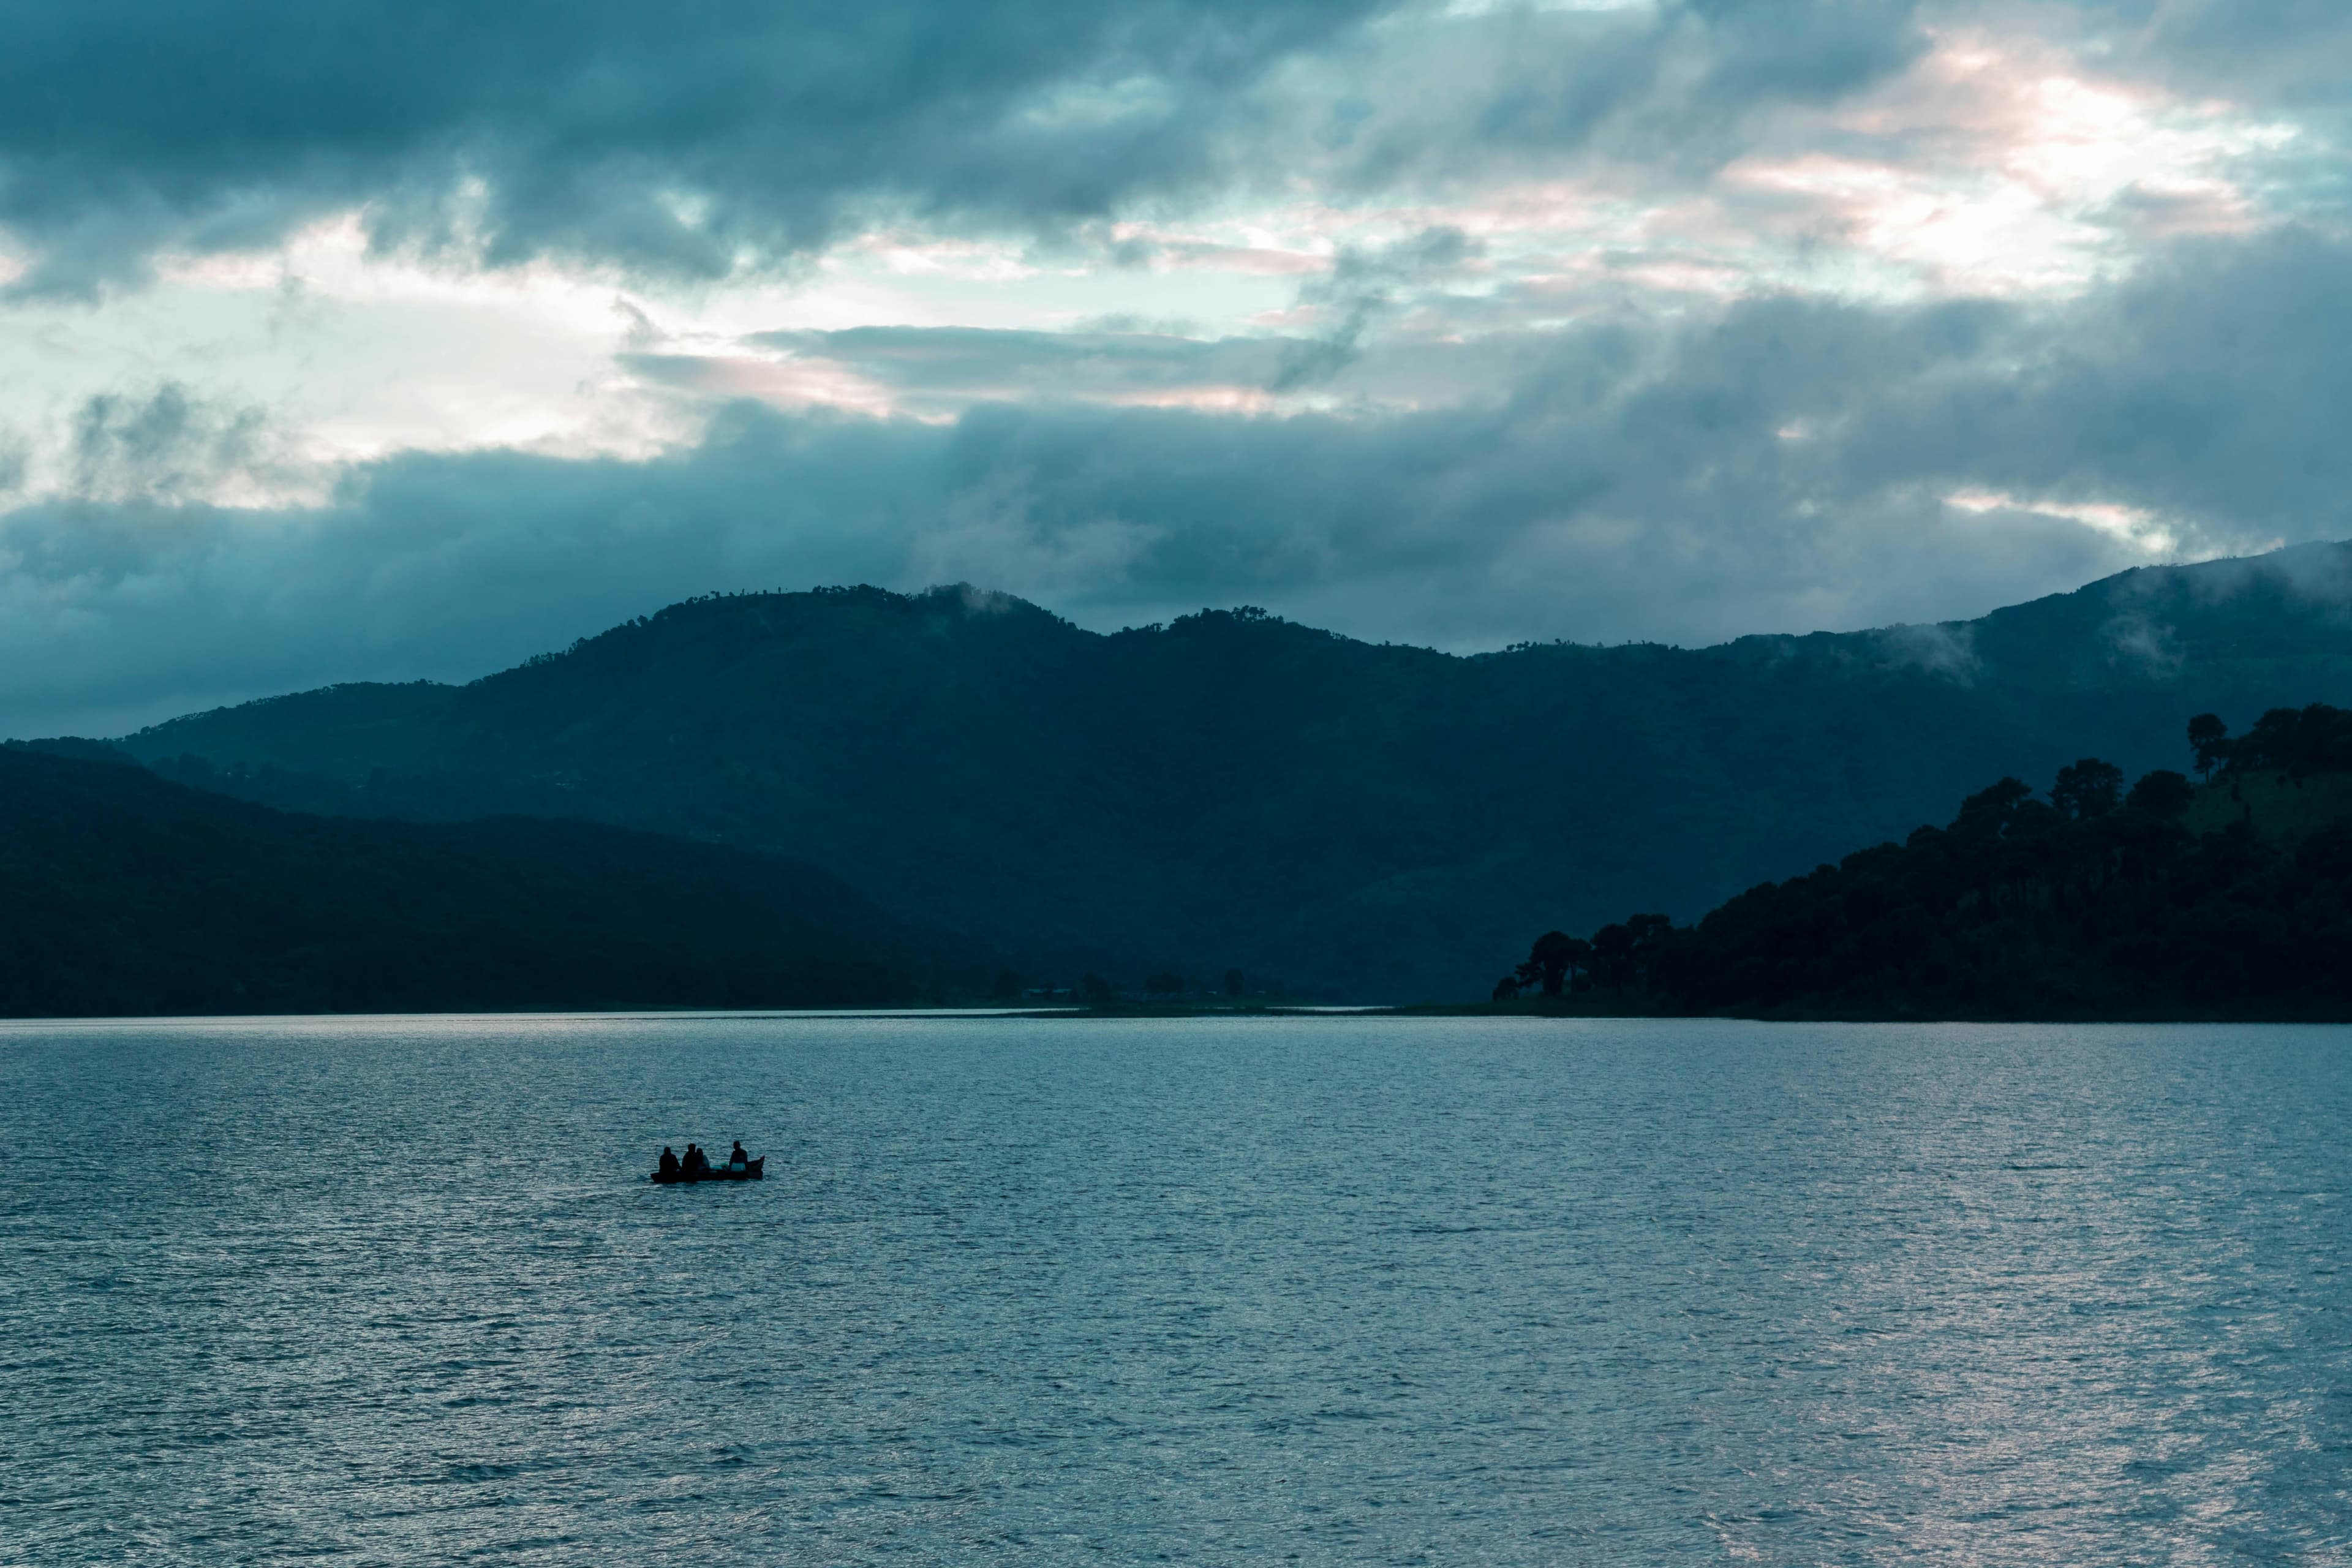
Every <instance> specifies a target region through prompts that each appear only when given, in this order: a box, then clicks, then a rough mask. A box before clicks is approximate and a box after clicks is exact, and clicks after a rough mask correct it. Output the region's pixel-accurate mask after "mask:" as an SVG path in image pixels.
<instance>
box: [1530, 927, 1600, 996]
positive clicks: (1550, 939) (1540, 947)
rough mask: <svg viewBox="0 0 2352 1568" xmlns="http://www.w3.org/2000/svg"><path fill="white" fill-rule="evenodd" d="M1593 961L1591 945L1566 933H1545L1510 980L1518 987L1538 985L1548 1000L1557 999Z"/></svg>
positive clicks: (1537, 940) (1537, 939) (1536, 941)
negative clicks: (1562, 989) (1582, 969)
mask: <svg viewBox="0 0 2352 1568" xmlns="http://www.w3.org/2000/svg"><path fill="white" fill-rule="evenodd" d="M1591 959H1592V944H1591V942H1582V941H1580V940H1579V939H1577V938H1575V937H1572V936H1570V935H1569V934H1568V933H1567V932H1566V931H1546V932H1544V933H1543V935H1541V936H1539V937H1538V938H1536V940H1535V945H1534V946H1533V947H1530V948H1529V949H1528V960H1527V962H1526V963H1522V964H1520V965H1519V967H1518V970H1517V973H1516V974H1514V975H1513V976H1512V979H1513V980H1514V981H1515V982H1516V984H1517V985H1541V986H1542V987H1543V994H1545V995H1547V996H1557V995H1559V993H1560V987H1561V986H1562V985H1564V984H1566V983H1567V981H1568V979H1569V977H1570V975H1571V974H1572V973H1574V972H1575V971H1577V970H1579V969H1580V968H1583V967H1584V966H1585V965H1586V964H1588V963H1591Z"/></svg>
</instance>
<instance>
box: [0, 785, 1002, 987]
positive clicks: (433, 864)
mask: <svg viewBox="0 0 2352 1568" xmlns="http://www.w3.org/2000/svg"><path fill="white" fill-rule="evenodd" d="M0 889H5V898H0V1016H93V1015H106V1014H152V1013H266V1012H375V1011H449V1010H470V1009H479V1008H540V1007H563V1008H570V1007H614V1006H658V1005H676V1006H746V1007H749V1006H812V1005H882V1004H906V1003H915V1002H922V1001H928V1000H932V999H934V998H936V997H937V996H938V995H939V994H941V992H942V991H961V992H963V993H965V994H972V993H976V992H978V991H980V990H981V989H982V986H984V985H985V984H987V983H988V979H989V976H990V975H991V974H992V969H991V968H990V967H989V966H987V965H985V964H984V963H982V961H981V960H980V958H979V956H978V954H977V950H975V949H973V948H971V947H970V946H969V945H968V944H965V943H962V942H957V941H954V940H951V939H942V938H938V937H926V936H924V935H921V934H920V933H918V932H916V931H910V930H908V929H907V928H905V927H903V926H901V925H899V924H898V923H897V922H896V921H892V920H890V919H889V918H887V917H886V916H884V915H883V914H881V913H880V912H879V911H877V910H875V909H874V908H872V906H870V905H868V904H867V903H866V902H865V900H862V899H860V898H859V897H858V896H857V895H856V894H855V893H853V892H851V891H850V890H849V889H847V888H845V887H844V886H843V885H842V884H841V883H840V882H839V881H837V880H836V879H834V878H832V877H831V876H829V875H827V874H825V873H824V872H822V871H818V870H816V869H814V868H810V867H805V866H795V865H793V864H790V863H787V862H783V861H779V860H777V859H774V858H772V857H766V856H755V855H745V854H740V853H735V852H725V851H713V850H711V849H709V848H708V847H702V846H697V845H691V844H680V843H676V842H673V841H668V840H664V839H661V838H657V837H653V836H651V835H646V834H641V833H633V832H628V831H625V830H620V829H614V828H610V827H604V826H593V825H589V824H582V823H563V822H549V821H531V820H525V819H515V818H504V819H489V820H484V821H478V822H471V823H465V824H460V825H454V826H439V827H424V826H410V825H407V824H401V823H386V822H354V821H351V820H347V819H346V820H330V819H325V818H320V817H314V816H298V815H293V814H289V813H284V812H278V811H274V810H269V809H267V808H264V807H260V806H256V805H247V804H245V803H243V802H239V801H234V800H228V799H224V798H222V797H221V796H219V795H212V794H206V793H204V792H200V791H195V790H191V789H186V788H183V787H181V786H180V785H177V784H171V783H168V782H166V781H164V780H163V779H160V778H157V777H155V776H153V775H152V773H149V772H148V771H147V770H145V769H143V768H141V767H139V766H137V765H136V764H135V763H132V762H131V761H130V759H128V758H119V759H117V760H111V761H110V760H107V759H106V758H105V757H104V756H103V754H102V752H100V749H98V748H94V747H93V748H85V749H84V750H83V753H82V754H80V755H59V754H55V753H53V752H49V751H44V750H39V749H35V748H30V747H26V746H18V745H11V746H8V747H5V748H0Z"/></svg>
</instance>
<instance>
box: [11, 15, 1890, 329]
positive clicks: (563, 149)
mask: <svg viewBox="0 0 2352 1568" xmlns="http://www.w3.org/2000/svg"><path fill="white" fill-rule="evenodd" d="M1400 11H1403V12H1404V13H1405V14H1406V15H1408V16H1409V17H1410V18H1411V19H1409V20H1406V21H1403V22H1393V21H1392V22H1391V25H1386V26H1381V27H1375V28H1368V27H1366V26H1362V24H1364V23H1365V22H1366V21H1367V20H1368V19H1371V18H1375V17H1379V16H1383V15H1386V14H1390V13H1397V12H1400ZM1912 13H1913V6H1912V5H1911V4H1910V3H1909V0H1770V3H1769V4H1765V3H1761V0H1679V3H1670V4H1666V5H1659V6H1655V7H1643V8H1636V9H1633V10H1628V11H1622V12H1597V13H1595V12H1568V13H1547V12H1540V11H1528V10H1516V9H1511V8H1505V9H1504V10H1502V11H1500V12H1497V13H1496V14H1494V15H1491V16H1485V17H1478V18H1463V17H1455V18H1452V19H1449V20H1446V21H1444V22H1443V23H1440V22H1439V21H1437V20H1436V19H1435V18H1434V16H1433V14H1432V13H1430V12H1427V11H1422V12H1418V13H1415V12H1412V10H1411V8H1410V7H1402V6H1401V5H1400V4H1399V0H1120V3H1117V4H1102V3H1099V0H956V3H953V4H949V3H945V0H857V3H855V4H851V3H827V4H801V5H791V6H769V5H747V4H742V3H740V0H723V3H722V0H682V3H679V4H673V5H660V6H646V5H638V4H634V3H625V0H585V3H579V4H567V5H554V4H550V3H545V0H527V3H521V4H509V5H457V4H449V3H446V0H417V3H413V4H404V5H393V4H389V3H384V0H372V3H364V4H357V5H335V6H332V7H329V8H326V9H321V8H320V7H318V6H315V5H299V4H294V3H292V0H258V3H238V4H234V5H232V4H226V3H225V0H168V3H167V0H89V3H88V4H81V5H0V224H5V226H7V227H8V228H10V229H11V230H12V231H14V232H15V233H16V234H17V235H18V236H19V237H22V238H23V239H25V240H26V242H27V243H28V244H29V245H30V246H31V247H33V250H34V253H35V258H36V262H37V265H36V267H35V269H34V271H33V273H32V274H31V276H30V278H29V279H26V281H25V282H24V283H23V284H22V285H20V287H23V288H27V289H57V290H66V291H74V290H79V291H84V292H87V291H89V290H91V289H97V288H100V287H103V286H104V285H106V284H107V283H109V282H110V281H117V280H121V279H132V278H135V277H137V276H138V275H139V268H140V267H141V266H142V261H143V258H145V257H147V256H148V255H149V254H150V253H151V252H152V250H154V249H155V248H156V247H160V246H163V245H166V244H170V245H174V246H182V247H193V248H194V249H197V250H200V251H201V250H207V249H216V248H223V247H240V246H250V245H253V244H256V243H259V242H264V241H267V240H269V239H271V238H273V237H277V236H278V235H281V234H282V233H284V232H285V231H286V230H287V229H288V228H289V226H293V225H296V224H299V222H301V221H303V220H305V219H307V218H310V217H313V216H317V215H319V214H320V213H321V212H324V211H328V210H340V209H348V208H352V207H355V206H362V205H363V206H364V211H365V214H366V221H367V223H368V224H369V225H370V226H371V230H372V233H373V236H374V237H375V238H376V239H377V240H379V241H380V242H383V243H386V244H392V245H412V244H413V245H418V246H423V247H444V246H454V247H458V248H459V249H460V250H462V251H463V252H465V253H466V254H467V255H469V256H470V255H476V254H478V255H479V256H480V257H482V258H484V259H487V260H488V261H489V262H492V263H494V264H495V263H499V262H509V261H515V260H519V259H522V258H528V257H531V256H536V255H541V254H548V253H556V254H562V255H567V256H571V257H576V258H592V259H596V260H602V261H610V262H614V263H618V264H620V265H623V266H625V267H629V268H641V269H646V270H650V271H654V272H660V273H668V274H680V275H685V276H689V277H706V278H707V277H716V276H721V275H725V274H727V273H729V272H730V271H731V270H733V269H735V268H738V267H739V266H740V265H742V264H743V263H744V262H745V261H746V259H747V258H750V259H751V260H752V261H754V262H755V263H756V262H758V261H761V260H773V259H775V258H780V257H784V256H788V255H790V254H792V253H793V252H796V251H800V250H803V249H806V248H808V247H813V246H816V245H820V244H822V243H824V241H826V240H827V239H828V238H831V237H834V236H835V234H836V232H837V230H838V229H839V227H840V226H841V225H842V224H843V223H844V222H845V221H853V220H862V219H866V218H871V217H874V216H877V215H882V216H889V215H896V216H910V217H914V218H918V219H929V220H932V221H940V222H947V223H961V222H977V223H982V224H994V225H1009V226H1014V227H1017V228H1021V229H1024V230H1028V231H1038V230H1043V231H1046V232H1060V231H1062V230H1063V229H1064V228H1066V226H1070V225H1073V224H1077V223H1080V222H1082V221H1083V220H1087V219H1092V218H1098V217H1101V216H1105V215H1108V214H1111V213H1113V212H1115V211H1118V210H1119V209H1121V208H1122V207H1123V206H1125V205H1129V204H1131V203H1132V202H1134V201H1136V200H1139V199H1141V198H1150V197H1165V196H1169V195H1181V194H1183V193H1186V192H1191V191H1213V190H1216V189H1221V188H1224V187H1227V186H1231V185H1234V184H1242V185H1264V186H1266V187H1268V188H1275V187H1276V186H1280V185H1283V184H1284V183H1285V182H1292V181H1295V180H1297V179H1298V178H1300V177H1308V178H1321V177H1330V178H1334V179H1338V180H1340V181H1342V182H1343V183H1345V182H1352V183H1355V184H1379V183H1381V182H1382V181H1385V180H1389V179H1391V178H1395V177H1397V176H1399V175H1401V174H1405V173H1408V172H1412V171H1421V172H1423V173H1449V172H1451V173H1458V172H1461V171H1462V170H1465V169H1467V168H1473V167H1480V168H1483V167H1486V166H1487V165H1488V164H1489V163H1492V162H1493V161H1494V160H1495V159H1496V158H1497V157H1500V158H1504V159H1506V160H1507V159H1511V158H1526V157H1534V158H1539V159H1549V158H1556V157H1557V156H1558V155H1559V154H1560V153H1562V152H1563V151H1564V150H1568V149H1572V148H1575V147H1577V146H1580V145H1581V144H1582V143H1584V142H1587V141H1588V140H1590V139H1591V138H1594V137H1596V136H1602V135H1604V133H1605V136H1606V139H1607V140H1609V142H1610V143H1611V146H1612V149H1613V150H1614V151H1616V152H1619V153H1628V152H1631V153H1639V154H1643V155H1652V154H1656V153H1660V152H1661V151H1663V152H1664V153H1668V154H1669V155H1679V154H1678V153H1677V149H1682V148H1684V147H1685V144H1686V143H1691V142H1694V139H1696V141H1697V142H1705V143H1706V144H1708V145H1710V146H1713V147H1714V153H1712V154H1703V156H1704V155H1720V153H1722V152H1723V151H1724V150H1725V146H1724V145H1718V143H1722V142H1724V139H1725V138H1727V136H1729V135H1730V133H1731V130H1732V128H1735V127H1737V126H1738V124H1740V123H1741V121H1742V118H1743V116H1745V115H1747V114H1748V112H1749V111H1751V110H1754V109H1755V108H1757V107H1758V106H1759V105H1763V104H1769V103H1777V102H1788V101H1815V100H1823V99H1828V98H1833V97H1836V96H1838V95H1840V94H1843V93H1845V92H1850V91H1852V90H1854V89H1858V88H1860V87H1862V86H1864V85H1867V84H1868V83H1869V82H1871V81H1873V80H1875V79H1879V78H1881V77H1883V76H1884V75H1885V74H1886V73H1887V72H1890V71H1893V70H1896V69H1899V68H1901V67H1902V66H1903V65H1904V64H1905V63H1906V62H1907V61H1908V60H1909V59H1910V58H1913V57H1914V56H1915V55H1916V52H1917V50H1918V49H1919V48H1920V47H1922V42H1923V35H1922V33H1921V32H1920V30H1919V28H1918V27H1917V26H1916V21H1915V18H1914V16H1913V15H1912ZM1294 67H1295V68H1294Z"/></svg>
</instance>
